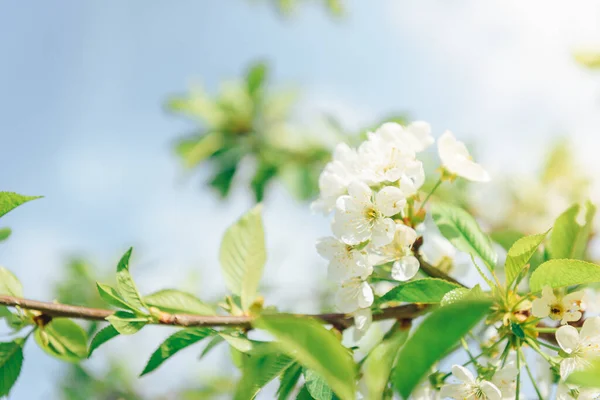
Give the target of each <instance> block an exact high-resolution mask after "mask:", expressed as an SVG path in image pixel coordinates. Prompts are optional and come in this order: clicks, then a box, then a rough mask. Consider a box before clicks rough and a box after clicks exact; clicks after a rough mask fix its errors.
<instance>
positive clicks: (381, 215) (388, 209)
mask: <svg viewBox="0 0 600 400" xmlns="http://www.w3.org/2000/svg"><path fill="white" fill-rule="evenodd" d="M405 205H406V198H405V197H404V194H403V193H402V191H401V190H400V189H398V188H397V187H393V186H386V187H384V188H383V189H381V190H380V191H379V192H377V194H376V195H375V198H374V199H373V191H372V190H371V188H370V187H368V186H367V185H366V184H364V183H362V182H359V181H354V182H352V183H351V184H350V185H349V186H348V195H346V196H341V197H339V198H338V201H337V203H336V210H335V217H334V221H333V224H332V226H331V228H332V230H333V233H334V234H335V235H336V236H337V237H338V238H340V239H341V240H342V242H344V243H346V244H349V245H356V244H359V243H362V242H365V241H367V240H369V239H370V240H371V242H372V244H373V245H375V246H384V245H386V244H388V243H389V242H391V241H392V239H393V238H394V233H395V231H396V224H395V222H394V221H393V220H392V219H391V218H388V217H390V216H392V215H395V214H398V213H399V212H400V211H402V209H403V208H404V206H405Z"/></svg>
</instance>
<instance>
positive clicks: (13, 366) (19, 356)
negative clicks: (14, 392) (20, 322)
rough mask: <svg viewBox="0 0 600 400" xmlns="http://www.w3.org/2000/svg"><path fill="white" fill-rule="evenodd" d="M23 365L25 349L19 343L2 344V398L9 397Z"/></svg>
mask: <svg viewBox="0 0 600 400" xmlns="http://www.w3.org/2000/svg"><path fill="white" fill-rule="evenodd" d="M22 365H23V348H22V347H21V345H20V344H19V343H17V342H16V341H15V342H9V343H0V397H4V396H8V394H9V393H10V390H11V389H12V387H13V385H14V384H15V382H16V381H17V378H18V377H19V374H20V373H21V366H22Z"/></svg>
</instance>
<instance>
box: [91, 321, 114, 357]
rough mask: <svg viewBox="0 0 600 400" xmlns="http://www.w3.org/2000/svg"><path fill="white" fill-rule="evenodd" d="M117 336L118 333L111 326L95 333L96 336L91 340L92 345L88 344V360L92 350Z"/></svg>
mask: <svg viewBox="0 0 600 400" xmlns="http://www.w3.org/2000/svg"><path fill="white" fill-rule="evenodd" d="M117 336H119V332H118V331H117V330H116V329H115V327H114V326H112V325H108V326H106V327H104V328H102V329H101V330H100V331H98V333H96V336H94V338H93V339H92V343H90V348H89V350H88V358H90V357H91V356H92V353H93V352H94V350H96V349H97V348H98V347H100V346H101V345H103V344H104V343H106V342H108V341H109V340H110V339H112V338H115V337H117Z"/></svg>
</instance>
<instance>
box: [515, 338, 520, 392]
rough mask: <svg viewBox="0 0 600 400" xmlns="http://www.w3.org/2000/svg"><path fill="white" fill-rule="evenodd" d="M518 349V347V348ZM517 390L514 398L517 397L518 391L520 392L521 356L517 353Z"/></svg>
mask: <svg viewBox="0 0 600 400" xmlns="http://www.w3.org/2000/svg"><path fill="white" fill-rule="evenodd" d="M518 349H520V347H519V348H518ZM517 371H518V372H517V392H516V395H515V399H518V398H519V393H520V392H521V357H520V355H519V354H518V353H517Z"/></svg>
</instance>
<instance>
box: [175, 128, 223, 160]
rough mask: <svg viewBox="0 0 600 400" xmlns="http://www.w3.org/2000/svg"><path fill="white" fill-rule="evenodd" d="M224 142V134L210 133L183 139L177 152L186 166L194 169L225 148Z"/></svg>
mask: <svg viewBox="0 0 600 400" xmlns="http://www.w3.org/2000/svg"><path fill="white" fill-rule="evenodd" d="M224 140H225V138H224V135H223V133H222V132H209V133H206V134H204V135H202V136H194V137H191V138H184V139H181V140H180V141H179V142H178V143H177V145H176V147H175V151H176V152H177V154H179V155H180V156H181V158H182V159H183V163H184V165H185V166H186V167H187V168H192V167H195V166H196V165H198V164H200V163H201V162H202V161H204V160H205V159H207V158H208V157H210V156H212V155H213V154H214V153H215V152H216V151H218V150H219V149H220V148H221V147H223V144H224Z"/></svg>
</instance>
